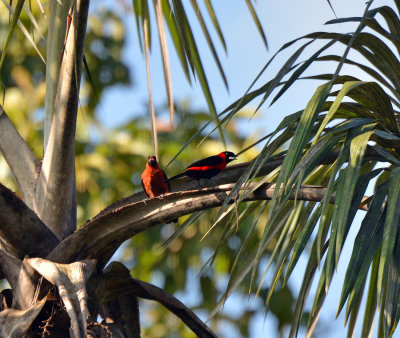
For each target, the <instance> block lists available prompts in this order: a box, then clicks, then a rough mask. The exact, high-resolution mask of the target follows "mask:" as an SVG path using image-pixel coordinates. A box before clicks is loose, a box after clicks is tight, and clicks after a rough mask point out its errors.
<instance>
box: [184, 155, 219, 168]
mask: <svg viewBox="0 0 400 338" xmlns="http://www.w3.org/2000/svg"><path fill="white" fill-rule="evenodd" d="M222 161H223V159H222V158H221V157H219V156H218V155H214V156H210V157H207V158H205V159H202V160H200V161H196V162H194V163H192V164H191V165H189V166H188V167H187V168H186V169H190V168H194V167H209V166H216V165H218V164H221V163H222Z"/></svg>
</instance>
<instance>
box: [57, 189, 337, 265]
mask: <svg viewBox="0 0 400 338" xmlns="http://www.w3.org/2000/svg"><path fill="white" fill-rule="evenodd" d="M233 186H234V185H233V184H227V185H224V186H218V187H214V188H205V189H201V190H191V191H181V192H175V193H170V194H166V195H164V196H163V197H161V198H153V199H145V200H142V201H139V202H134V203H127V204H126V205H124V206H122V207H120V208H119V209H114V210H112V211H110V212H107V213H105V214H102V215H101V216H98V217H96V218H95V219H93V220H92V221H89V222H88V223H86V224H85V225H83V226H82V227H81V228H80V229H79V230H78V231H76V232H75V233H73V234H72V235H70V236H69V237H68V238H66V239H64V240H63V241H62V242H61V243H60V244H59V245H58V246H57V247H56V248H55V249H54V250H53V251H52V252H51V253H50V254H49V259H50V260H52V261H55V262H61V263H68V262H72V261H74V260H79V259H85V258H87V257H90V258H96V259H98V261H99V265H98V268H101V267H103V266H104V265H105V264H106V263H107V262H108V260H109V259H110V258H111V257H112V255H113V254H114V252H115V251H116V250H117V248H118V247H119V245H120V244H121V243H122V242H124V241H125V240H127V239H128V238H131V237H132V236H135V235H136V234H138V233H140V232H142V231H146V230H148V229H150V228H152V227H154V226H156V225H159V224H161V223H165V222H169V221H172V220H174V219H176V218H178V217H181V216H184V215H187V214H191V213H193V212H195V211H199V210H204V209H208V208H214V207H217V206H220V205H222V203H223V202H224V201H225V199H226V198H227V196H228V195H229V193H230V191H231V189H232V188H233ZM252 187H254V186H253V185H250V186H249V187H248V188H247V189H249V190H251V188H252ZM274 190H275V185H274V184H263V185H262V186H260V187H259V188H258V189H257V190H255V191H253V192H250V193H249V194H248V196H247V198H246V199H245V200H244V201H255V200H267V199H271V197H272V196H273V193H274ZM325 192H326V188H323V187H311V186H302V187H301V188H300V189H299V191H298V193H297V195H296V194H293V196H291V199H294V198H297V200H301V199H304V200H313V201H320V200H322V198H323V197H324V195H325ZM231 202H233V201H231ZM331 202H333V200H332V201H331Z"/></svg>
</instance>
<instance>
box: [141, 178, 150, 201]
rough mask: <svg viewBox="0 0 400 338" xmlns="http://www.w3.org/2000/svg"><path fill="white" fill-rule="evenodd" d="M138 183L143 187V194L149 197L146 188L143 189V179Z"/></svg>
mask: <svg viewBox="0 0 400 338" xmlns="http://www.w3.org/2000/svg"><path fill="white" fill-rule="evenodd" d="M140 182H141V183H142V187H143V191H144V193H145V194H146V195H147V197H150V195H149V194H148V193H147V191H146V188H145V187H144V184H143V179H141V180H140Z"/></svg>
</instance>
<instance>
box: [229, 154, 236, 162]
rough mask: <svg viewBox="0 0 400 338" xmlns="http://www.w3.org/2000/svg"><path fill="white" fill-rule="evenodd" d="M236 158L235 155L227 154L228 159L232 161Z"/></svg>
mask: <svg viewBox="0 0 400 338" xmlns="http://www.w3.org/2000/svg"><path fill="white" fill-rule="evenodd" d="M236 159H237V155H229V157H228V160H229V161H234V160H236Z"/></svg>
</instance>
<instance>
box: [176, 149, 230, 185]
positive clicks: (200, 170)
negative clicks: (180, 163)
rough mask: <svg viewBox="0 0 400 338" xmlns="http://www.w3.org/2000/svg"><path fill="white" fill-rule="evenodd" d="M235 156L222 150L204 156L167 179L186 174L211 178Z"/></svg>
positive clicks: (191, 176) (198, 177)
mask: <svg viewBox="0 0 400 338" xmlns="http://www.w3.org/2000/svg"><path fill="white" fill-rule="evenodd" d="M236 158H237V155H235V154H234V153H232V152H231V151H223V152H222V153H219V154H218V155H214V156H210V157H206V158H204V159H202V160H200V161H197V162H194V163H192V164H191V165H189V166H188V167H187V168H186V170H185V171H184V172H183V173H181V174H179V175H176V176H173V177H171V178H170V179H169V180H168V181H172V180H176V179H177V178H180V177H183V176H188V177H190V178H194V179H196V180H198V179H200V178H211V177H213V176H215V175H217V174H219V173H220V172H221V171H223V170H224V169H225V168H226V166H227V164H228V163H229V162H232V161H234V160H236Z"/></svg>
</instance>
